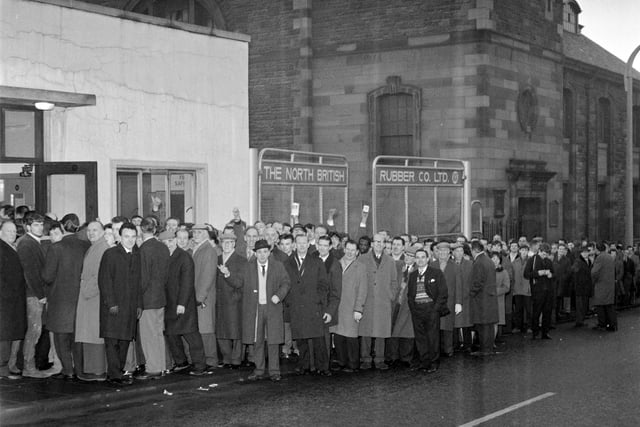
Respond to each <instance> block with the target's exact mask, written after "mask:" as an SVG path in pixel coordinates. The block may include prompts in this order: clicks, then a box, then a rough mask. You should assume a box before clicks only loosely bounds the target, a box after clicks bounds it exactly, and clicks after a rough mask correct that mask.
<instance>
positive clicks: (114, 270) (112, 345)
mask: <svg viewBox="0 0 640 427" xmlns="http://www.w3.org/2000/svg"><path fill="white" fill-rule="evenodd" d="M119 235H120V244H119V245H117V246H114V247H113V248H109V249H107V250H106V251H105V253H104V255H103V256H102V260H101V261H100V270H99V272H98V287H99V288H100V337H101V338H104V344H105V351H106V353H107V376H108V381H109V382H111V383H113V384H116V385H123V384H124V385H126V384H131V380H130V379H125V378H123V375H122V372H123V369H124V365H125V362H126V361H127V350H128V349H129V343H130V342H131V341H132V340H133V339H134V338H135V336H136V319H137V318H138V317H140V314H142V292H141V290H140V254H139V253H138V250H137V249H136V247H135V244H136V236H137V230H136V226H135V225H133V224H131V223H125V224H123V225H122V227H121V228H120V230H119Z"/></svg>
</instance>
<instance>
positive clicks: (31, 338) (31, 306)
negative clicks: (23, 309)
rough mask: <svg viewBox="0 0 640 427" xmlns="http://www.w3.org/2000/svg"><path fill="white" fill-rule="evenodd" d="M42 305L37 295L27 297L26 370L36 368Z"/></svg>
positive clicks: (24, 347) (24, 351)
mask: <svg viewBox="0 0 640 427" xmlns="http://www.w3.org/2000/svg"><path fill="white" fill-rule="evenodd" d="M42 307H43V305H42V304H41V303H40V301H38V298H36V297H28V298H27V332H26V334H25V337H24V346H23V354H24V370H25V371H35V369H36V361H35V354H36V344H37V342H38V339H39V338H40V334H41V333H42Z"/></svg>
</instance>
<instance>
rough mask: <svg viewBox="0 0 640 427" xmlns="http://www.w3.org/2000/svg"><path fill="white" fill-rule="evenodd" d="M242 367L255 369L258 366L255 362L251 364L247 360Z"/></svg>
mask: <svg viewBox="0 0 640 427" xmlns="http://www.w3.org/2000/svg"><path fill="white" fill-rule="evenodd" d="M240 366H242V367H243V368H255V367H256V364H255V363H253V362H249V361H248V360H245V361H244V362H242V364H241V365H240Z"/></svg>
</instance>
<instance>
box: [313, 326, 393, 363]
mask: <svg viewBox="0 0 640 427" xmlns="http://www.w3.org/2000/svg"><path fill="white" fill-rule="evenodd" d="M311 342H312V343H313V354H314V364H315V366H316V369H317V370H318V371H320V372H323V371H324V372H326V371H328V370H329V354H328V353H327V348H326V340H325V336H324V335H323V336H321V337H314V338H312V339H311ZM383 354H384V353H383Z"/></svg>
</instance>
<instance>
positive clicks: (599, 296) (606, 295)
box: [590, 252, 616, 305]
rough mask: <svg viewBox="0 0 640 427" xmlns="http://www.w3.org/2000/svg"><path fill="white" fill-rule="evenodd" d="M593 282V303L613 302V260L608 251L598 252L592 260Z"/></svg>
mask: <svg viewBox="0 0 640 427" xmlns="http://www.w3.org/2000/svg"><path fill="white" fill-rule="evenodd" d="M591 281H592V282H593V299H592V300H591V301H590V303H591V304H593V305H609V304H613V303H614V302H615V296H616V281H615V261H614V259H613V258H611V255H609V254H608V253H605V252H602V253H600V254H599V255H598V256H597V257H596V259H595V260H594V261H593V267H592V268H591Z"/></svg>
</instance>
